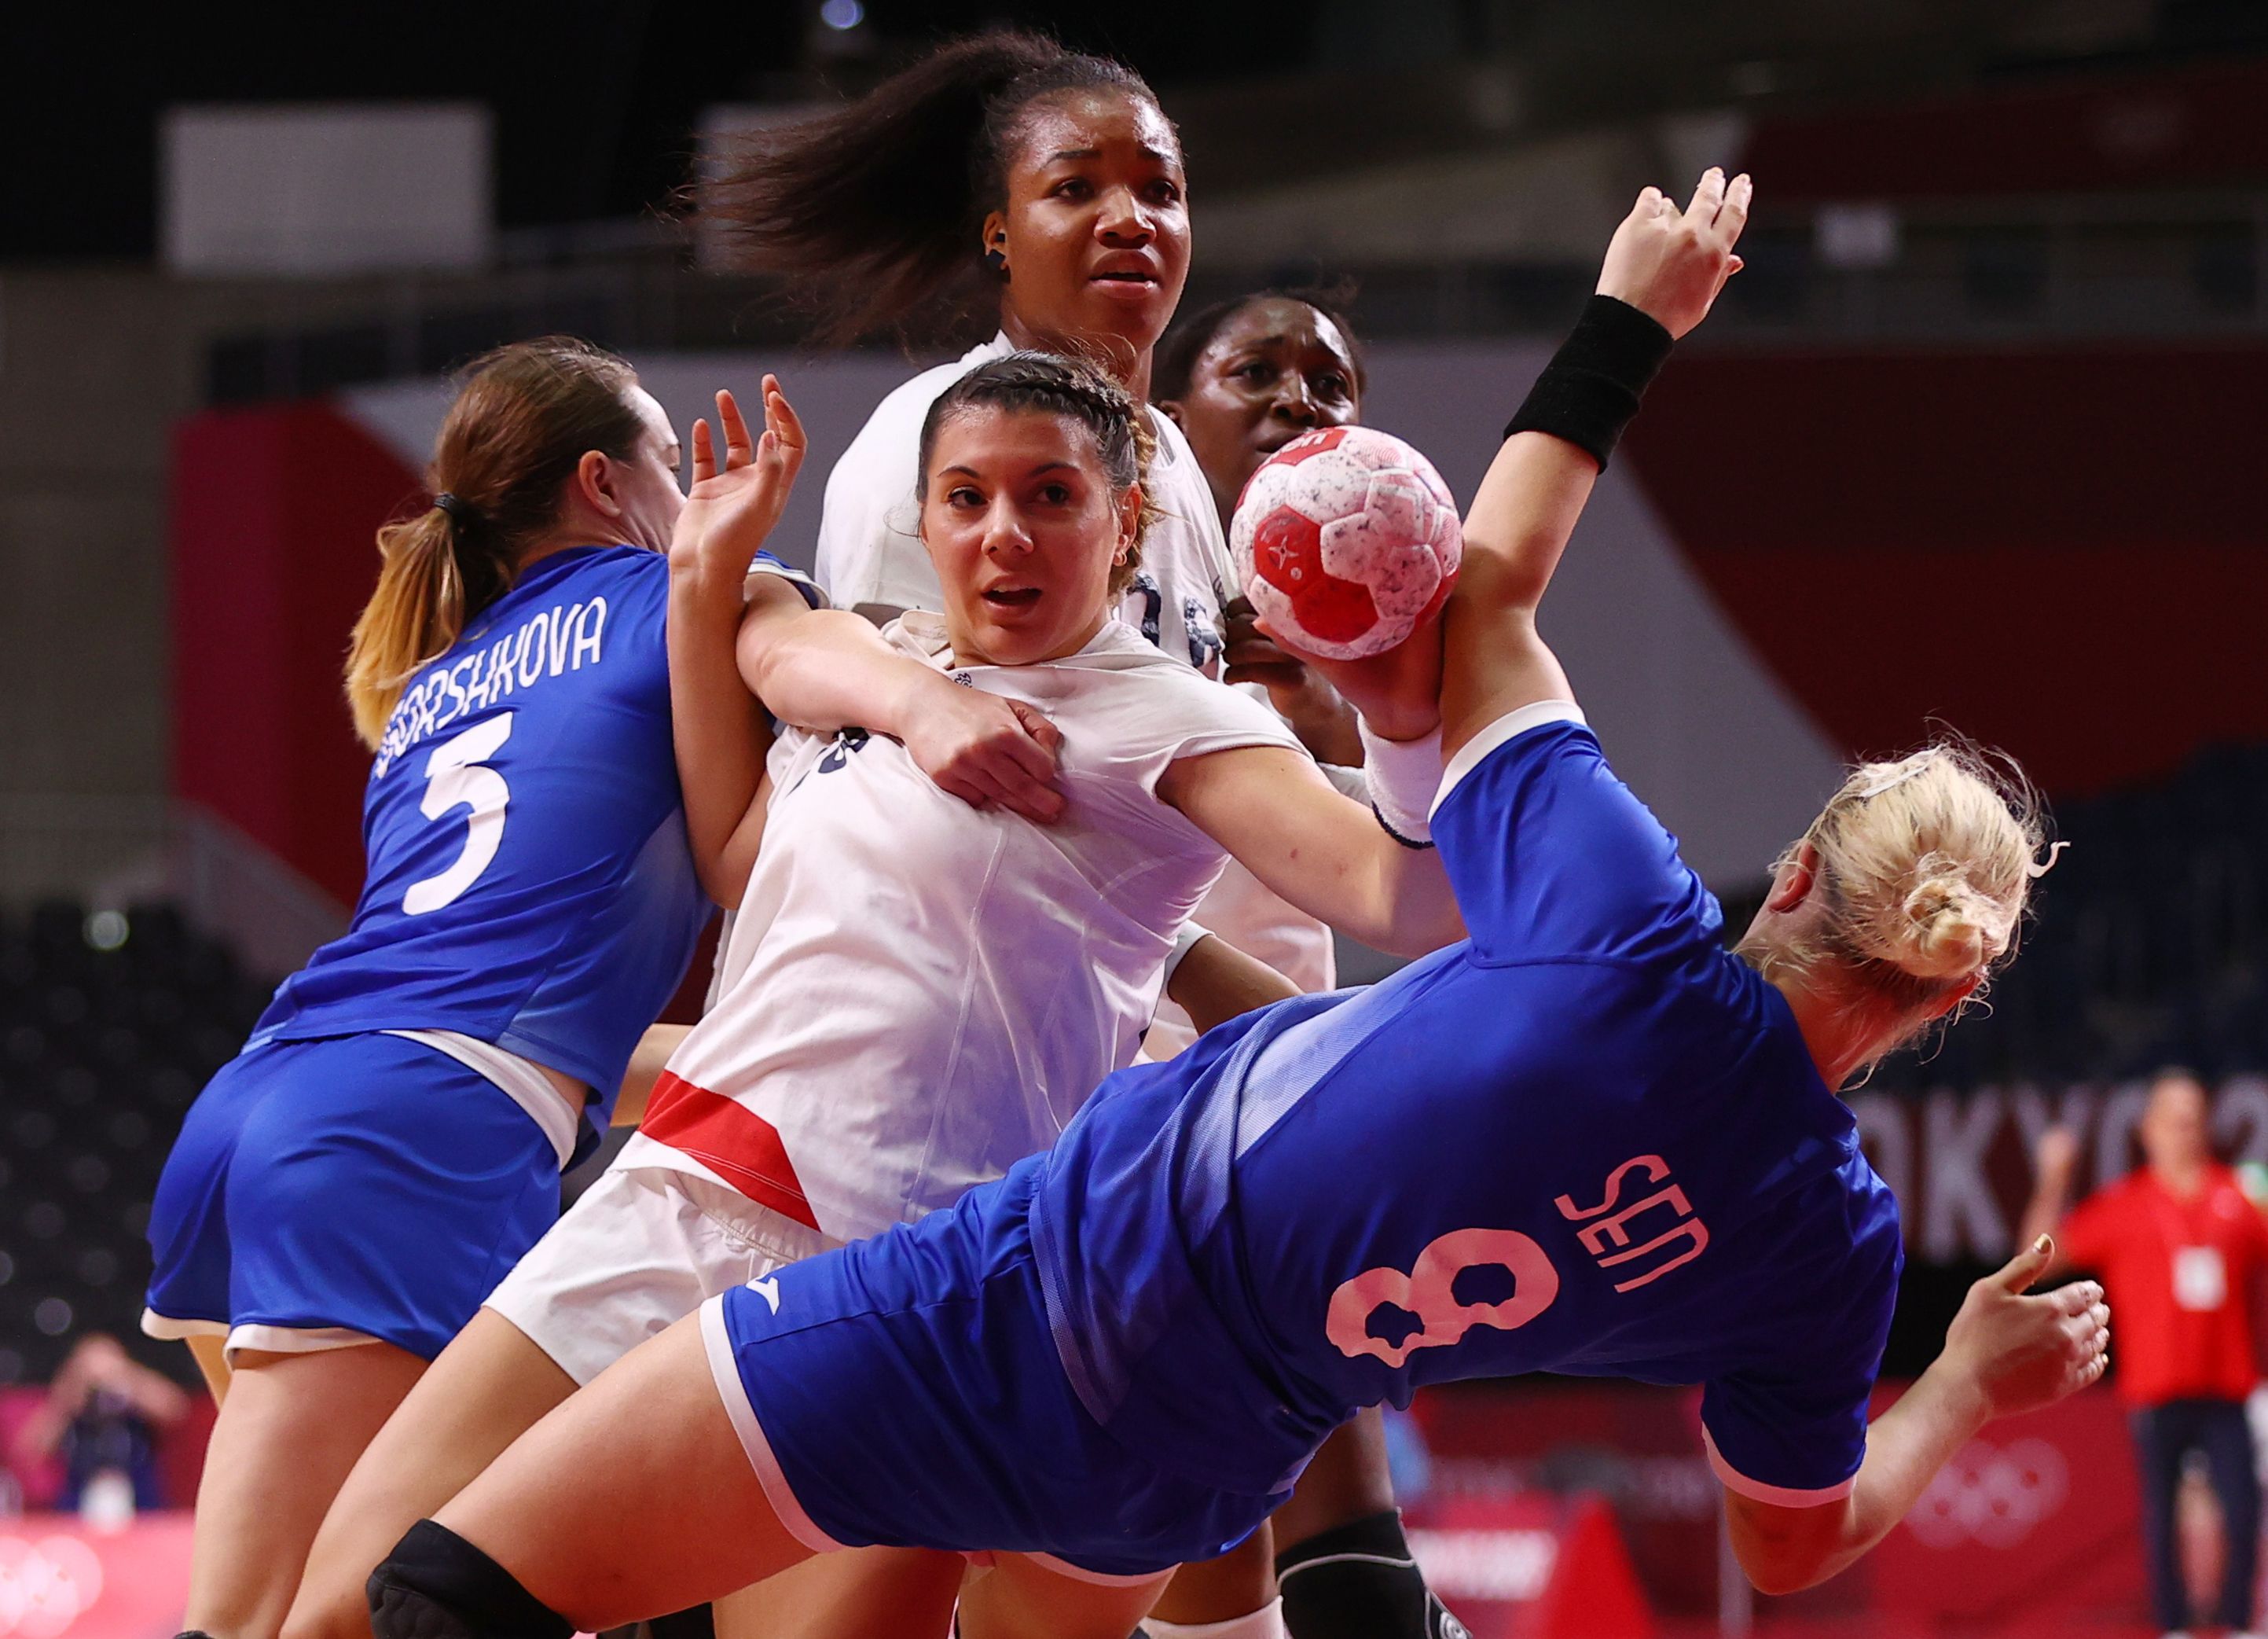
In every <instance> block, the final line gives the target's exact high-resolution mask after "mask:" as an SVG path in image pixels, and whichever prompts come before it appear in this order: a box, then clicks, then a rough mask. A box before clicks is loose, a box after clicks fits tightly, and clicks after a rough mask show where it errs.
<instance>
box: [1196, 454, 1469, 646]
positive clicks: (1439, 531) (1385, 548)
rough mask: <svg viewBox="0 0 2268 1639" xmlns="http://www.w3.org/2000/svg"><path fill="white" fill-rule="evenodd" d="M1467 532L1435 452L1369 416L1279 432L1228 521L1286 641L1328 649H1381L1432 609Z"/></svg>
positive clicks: (1244, 573)
mask: <svg viewBox="0 0 2268 1639" xmlns="http://www.w3.org/2000/svg"><path fill="white" fill-rule="evenodd" d="M1464 539H1465V537H1464V531H1463V528H1462V526H1461V525H1460V524H1459V523H1458V521H1457V503H1456V498H1455V497H1454V496H1453V495H1451V494H1450V493H1449V486H1448V485H1447V484H1443V483H1442V482H1441V475H1440V473H1438V472H1436V471H1434V470H1433V463H1432V461H1427V460H1426V459H1425V457H1424V456H1423V455H1421V454H1418V452H1417V451H1416V450H1414V449H1412V448H1410V446H1409V445H1407V444H1404V443H1403V441H1402V440H1401V439H1397V438H1395V437H1394V436H1393V435H1392V434H1391V433H1388V432H1379V431H1377V430H1376V429H1375V428H1372V427H1329V428H1325V429H1324V430H1322V431H1321V432H1309V433H1306V434H1303V435H1302V436H1300V437H1299V438H1297V439H1293V440H1292V442H1291V443H1289V444H1286V445H1285V447H1283V448H1282V449H1279V450H1278V451H1277V452H1276V453H1275V454H1273V455H1270V457H1269V458H1268V459H1267V460H1266V461H1262V462H1261V463H1260V465H1259V467H1258V468H1257V469H1256V470H1255V471H1254V473H1253V475H1252V476H1251V477H1250V478H1249V479H1248V480H1247V481H1246V483H1245V485H1244V493H1243V494H1242V495H1241V496H1240V497H1239V498H1237V503H1236V515H1235V516H1234V517H1233V518H1232V519H1231V520H1229V526H1228V543H1229V548H1230V550H1232V551H1233V552H1234V553H1235V555H1236V572H1237V577H1238V579H1239V580H1242V581H1243V583H1244V594H1245V595H1246V596H1247V597H1248V598H1250V599H1251V600H1252V607H1253V609H1255V610H1256V612H1257V613H1258V614H1259V616H1260V617H1261V618H1262V619H1263V620H1264V621H1266V622H1267V623H1268V628H1269V630H1270V631H1273V632H1275V633H1276V634H1277V635H1278V637H1280V638H1282V639H1283V640H1284V641H1285V643H1286V644H1287V645H1289V646H1291V647H1292V648H1294V649H1297V650H1299V651H1300V653H1305V654H1313V655H1316V656H1319V657H1321V658H1322V659H1323V660H1329V661H1358V660H1362V659H1365V658H1366V657H1368V656H1370V655H1373V654H1383V653H1385V652H1386V651H1387V650H1388V649H1390V648H1392V647H1394V646H1395V645H1396V644H1398V643H1401V642H1402V641H1403V639H1407V638H1408V637H1409V636H1410V633H1411V632H1413V631H1417V630H1418V626H1419V625H1420V624H1422V623H1424V622H1425V621H1428V620H1431V619H1432V618H1433V616H1435V615H1436V614H1438V613H1439V612H1440V608H1441V605H1442V604H1443V603H1444V602H1447V599H1448V595H1449V588H1450V587H1454V585H1455V584H1456V581H1457V565H1458V562H1459V560H1460V559H1461V558H1462V556H1463V554H1464Z"/></svg>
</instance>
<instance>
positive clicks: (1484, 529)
mask: <svg viewBox="0 0 2268 1639" xmlns="http://www.w3.org/2000/svg"><path fill="white" fill-rule="evenodd" d="M1750 192H1751V189H1750V187H1749V179H1748V178H1747V177H1746V176H1739V177H1735V178H1734V179H1733V180H1732V181H1730V182H1729V183H1728V182H1727V181H1726V180H1725V174H1724V173H1723V172H1722V171H1719V170H1715V169H1712V170H1711V171H1710V172H1709V173H1707V174H1706V175H1705V176H1704V177H1703V178H1702V179H1701V183H1700V186H1699V187H1698V188H1696V189H1695V190H1694V194H1693V199H1692V202H1691V203H1690V204H1689V205H1687V206H1686V207H1685V208H1684V209H1683V210H1679V209H1678V207H1677V205H1676V203H1675V202H1674V201H1672V200H1670V199H1668V198H1667V197H1666V196H1663V195H1662V194H1661V192H1660V191H1659V190H1657V189H1655V188H1647V189H1646V191H1645V192H1644V193H1643V194H1641V195H1639V196H1638V203H1637V204H1636V205H1635V206H1634V207H1633V208H1632V209H1631V213H1630V215H1629V216H1628V217H1626V218H1624V220H1623V224H1622V225H1621V226H1620V227H1618V228H1617V229H1616V230H1615V237H1614V240H1613V242H1612V243H1611V244H1609V246H1608V247H1607V256H1606V262H1605V265H1604V267H1603V268H1602V269H1601V271H1600V275H1599V284H1598V293H1599V295H1600V296H1602V297H1607V298H1611V299H1613V301H1614V302H1615V303H1617V304H1620V306H1606V305H1605V304H1600V303H1594V311H1593V312H1591V313H1588V314H1586V316H1585V319H1584V323H1583V326H1582V327H1581V328H1580V329H1578V331H1577V334H1576V336H1575V337H1574V338H1573V339H1572V340H1571V342H1570V343H1569V344H1568V346H1567V347H1566V348H1564V349H1562V350H1561V351H1560V353H1559V355H1558V356H1557V358H1555V359H1554V360H1553V362H1552V365H1550V367H1549V368H1548V369H1547V371H1546V373H1545V379H1544V380H1541V381H1539V383H1538V389H1539V390H1538V393H1537V394H1536V395H1531V397H1530V399H1529V401H1528V405H1526V406H1525V407H1523V410H1522V411H1521V417H1519V418H1517V419H1516V420H1515V422H1514V424H1513V425H1514V426H1515V427H1519V426H1521V425H1523V424H1530V425H1537V426H1538V427H1539V428H1542V427H1549V428H1552V429H1553V430H1552V431H1543V430H1538V431H1515V432H1513V433H1512V435H1511V436H1510V437H1508V438H1507V439H1506V440H1505V443H1504V447H1503V448H1502V449H1500V450H1499V451H1498V452H1497V457H1496V460H1495V461H1494V462H1493V463H1492V464H1491V466H1490V468H1489V470H1488V476H1487V477H1485V478H1484V479H1483V480H1482V481H1481V487H1480V490H1479V491H1478V493H1476V495H1475V496H1474V497H1473V504H1472V508H1471V511H1470V512H1469V513H1468V514H1467V517H1466V519H1465V556H1464V566H1463V569H1462V572H1461V574H1460V576H1459V579H1458V581H1457V589H1456V591H1455V592H1454V594H1452V595H1451V597H1450V599H1449V604H1448V609H1447V612H1446V615H1445V620H1444V624H1445V628H1446V631H1445V654H1444V664H1443V669H1442V677H1441V697H1440V698H1441V749H1442V751H1443V753H1444V755H1446V756H1450V757H1454V755H1455V754H1456V752H1457V749H1458V748H1460V747H1461V746H1462V745H1463V744H1464V743H1465V742H1466V741H1468V740H1469V739H1471V738H1472V737H1473V735H1476V734H1477V733H1479V732H1480V731H1481V730H1482V729H1483V728H1484V727H1487V726H1488V725H1489V724H1491V723H1492V722H1495V721H1496V720H1498V719H1499V718H1501V717H1504V716H1506V714H1507V713H1509V712H1514V711H1517V710H1519V709H1520V708H1521V706H1523V705H1533V704H1534V703H1535V702H1536V701H1539V700H1554V699H1569V698H1572V694H1571V692H1570V690H1569V688H1568V683H1567V675H1566V673H1565V672H1564V671H1563V670H1561V669H1560V666H1559V662H1558V660H1557V658H1556V657H1555V656H1554V655H1553V654H1552V653H1551V651H1550V648H1549V647H1547V646H1545V644H1544V642H1543V639H1542V638H1541V637H1540V636H1538V635H1537V633H1536V630H1535V611H1536V609H1537V607H1538V606H1539V605H1540V604H1541V603H1542V602H1543V594H1544V591H1545V589H1546V588H1547V587H1550V584H1551V575H1552V572H1553V571H1554V570H1556V569H1557V568H1558V566H1559V556H1560V554H1561V553H1562V552H1563V551H1564V550H1565V549H1566V545H1567V540H1568V537H1569V536H1570V535H1572V534H1573V533H1574V528H1575V521H1576V520H1577V519H1578V518H1580V516H1581V515H1582V512H1583V506H1584V504H1585V503H1586V502H1587V501H1588V500H1589V499H1590V495H1591V488H1592V485H1593V484H1594V483H1595V482H1596V481H1597V479H1598V475H1599V472H1600V469H1601V468H1602V465H1603V462H1604V456H1605V447H1610V446H1611V443H1612V439H1613V431H1618V430H1619V429H1618V428H1615V429H1613V431H1608V432H1606V433H1605V439H1604V446H1605V447H1594V448H1587V447H1585V444H1584V443H1580V442H1576V441H1573V440H1572V439H1571V437H1570V436H1568V435H1569V434H1571V433H1578V432H1588V431H1591V430H1593V429H1594V428H1596V427H1598V426H1599V425H1600V420H1599V417H1598V409H1599V405H1598V402H1597V400H1596V399H1595V397H1594V396H1593V395H1595V394H1597V393H1598V392H1600V391H1601V390H1602V388H1603V389H1604V390H1605V391H1606V392H1608V393H1609V394H1613V393H1622V392H1626V393H1627V394H1628V406H1629V408H1630V409H1632V410H1634V409H1635V408H1636V402H1637V392H1638V390H1639V389H1641V388H1643V387H1644V385H1645V378H1646V377H1647V376H1650V375H1651V374H1652V372H1653V368H1654V367H1658V365H1659V364H1660V361H1661V353H1662V352H1665V351H1667V343H1668V341H1669V340H1673V339H1675V338H1676V337H1678V336H1683V335H1684V334H1685V333H1686V332H1687V331H1689V330H1690V329H1692V328H1693V327H1694V326H1695V325H1697V324H1698V323H1700V322H1701V320H1702V319H1703V317H1704V316H1705V315H1706V314H1707V313H1708V311H1709V308H1710V305H1711V304H1712V302H1714V301H1715V300H1716V298H1717V292H1719V291H1721V290H1722V289H1724V287H1725V281H1726V280H1727V279H1728V278H1730V277H1732V276H1733V274H1734V272H1735V271H1737V270H1738V269H1739V267H1740V265H1741V264H1740V258H1739V257H1737V256H1735V255H1734V254H1733V246H1734V243H1735V241H1737V240H1739V238H1740V236H1741V229H1742V225H1744V224H1745V223H1746V222H1747V220H1748V213H1749V197H1750ZM1628 309H1635V310H1636V311H1635V312H1629V311H1626V310H1628ZM1648 330H1653V332H1654V333H1655V336H1656V337H1657V338H1658V339H1657V340H1655V342H1654V347H1655V349H1656V351H1654V352H1653V356H1652V358H1651V360H1650V362H1649V361H1648V359H1647V358H1646V356H1645V355H1646V350H1647V345H1648V336H1647V334H1646V332H1647V331H1648ZM1587 332H1589V334H1587ZM1587 350H1590V351H1587ZM1624 371H1626V372H1629V373H1632V374H1634V375H1635V377H1636V379H1635V380H1634V381H1633V380H1629V379H1624V380H1616V379H1614V378H1615V377H1616V375H1617V373H1619V372H1624ZM1555 372H1564V373H1562V374H1560V375H1558V377H1557V381H1556V382H1555V381H1554V373H1555ZM1554 385H1565V386H1566V387H1568V388H1572V393H1573V395H1574V397H1573V398H1572V402H1571V401H1570V400H1567V399H1560V400H1557V401H1555V402H1545V403H1543V404H1539V402H1538V399H1539V398H1540V397H1543V396H1544V395H1546V394H1548V393H1550V390H1551V388H1552V387H1553V386H1554ZM1539 411H1541V412H1542V413H1537V412H1539ZM1586 442H1590V443H1594V445H1595V444H1596V443H1597V440H1594V439H1586Z"/></svg>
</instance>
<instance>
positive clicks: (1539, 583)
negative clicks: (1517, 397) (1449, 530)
mask: <svg viewBox="0 0 2268 1639" xmlns="http://www.w3.org/2000/svg"><path fill="white" fill-rule="evenodd" d="M1598 478H1599V466H1598V463H1597V462H1596V461H1593V460H1592V459H1591V457H1590V456H1589V455H1587V454H1585V453H1584V452H1583V451H1582V450H1580V449H1578V448H1577V447H1575V446H1574V445H1572V444H1570V443H1567V442H1566V441H1565V440H1564V439H1557V438H1554V437H1552V436H1551V435H1550V433H1548V432H1518V433H1514V434H1513V436H1512V437H1511V438H1508V439H1506V440H1505V441H1504V444H1503V446H1502V447H1500V448H1499V450H1498V451H1497V453H1496V459H1495V460H1494V461H1491V462H1490V463H1489V469H1488V475H1487V476H1485V477H1484V478H1483V479H1482V480H1481V487H1480V489H1479V491H1477V492H1476V493H1475V495H1474V496H1473V505H1472V510H1471V511H1470V512H1469V513H1468V514H1467V515H1466V518H1465V555H1464V563H1463V567H1462V569H1461V570H1459V572H1458V580H1457V589H1456V591H1455V592H1454V593H1453V594H1451V595H1452V597H1453V598H1454V599H1455V600H1457V601H1460V602H1463V603H1465V604H1466V606H1467V607H1468V608H1471V607H1473V606H1475V605H1476V604H1482V603H1485V604H1486V605H1487V606H1488V607H1489V608H1491V609H1520V610H1525V611H1527V612H1528V613H1529V614H1533V613H1534V612H1535V609H1536V608H1537V607H1538V606H1539V605H1541V604H1542V603H1543V594H1544V591H1545V589H1546V588H1547V587H1550V584H1551V576H1552V572H1554V571H1555V570H1557V568H1558V567H1559V559H1560V557H1561V555H1562V554H1563V553H1564V552H1565V550H1566V549H1567V541H1568V538H1569V537H1570V536H1571V535H1573V534H1574V533H1575V523H1576V520H1578V519H1580V518H1581V517H1582V515H1583V507H1584V506H1585V504H1586V503H1587V502H1588V501H1589V500H1590V498H1591V490H1592V488H1593V486H1594V485H1595V484H1597V482H1598Z"/></svg>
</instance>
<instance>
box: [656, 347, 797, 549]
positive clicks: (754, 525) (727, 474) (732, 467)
mask: <svg viewBox="0 0 2268 1639" xmlns="http://www.w3.org/2000/svg"><path fill="white" fill-rule="evenodd" d="M763 391H764V430H763V433H762V436H761V437H759V438H756V439H750V438H749V436H748V424H747V420H746V419H745V418H743V417H742V416H741V414H740V403H739V402H738V401H737V400H736V399H734V398H733V395H732V394H730V393H728V392H720V393H718V395H717V425H718V430H719V431H720V432H722V433H723V436H724V440H725V458H724V460H723V461H722V462H721V463H720V462H719V461H718V459H717V446H716V439H715V437H714V436H713V435H712V434H711V431H710V427H709V423H708V422H707V421H706V420H700V421H696V422H695V423H694V424H693V487H692V488H691V489H690V490H689V491H687V492H686V498H685V507H684V510H683V511H682V512H681V513H678V516H677V529H676V533H675V534H674V535H673V536H672V537H671V540H670V547H669V553H670V559H671V561H672V562H673V563H674V564H678V565H682V566H684V567H689V568H691V567H700V568H703V569H709V570H713V571H716V572H722V573H727V574H731V575H733V576H735V577H737V576H739V575H740V574H743V573H745V572H747V567H748V564H749V561H750V560H751V559H752V558H754V557H755V555H756V551H757V549H758V548H760V547H762V545H763V543H765V541H766V540H767V539H769V538H770V535H771V532H772V529H773V528H774V527H775V526H776V525H777V524H778V522H779V520H780V513H781V512H782V511H783V510H784V508H785V507H786V506H787V498H788V495H789V493H790V492H791V491H793V489H794V488H795V475H796V473H797V472H798V471H799V469H801V467H802V466H803V454H804V448H805V439H804V435H803V423H802V422H801V421H799V420H798V419H797V418H796V413H795V409H794V407H793V406H792V405H791V404H790V403H789V402H787V395H786V394H784V393H783V392H782V391H781V390H780V384H779V378H778V377H777V376H772V375H767V376H766V377H765V378H764V388H763Z"/></svg>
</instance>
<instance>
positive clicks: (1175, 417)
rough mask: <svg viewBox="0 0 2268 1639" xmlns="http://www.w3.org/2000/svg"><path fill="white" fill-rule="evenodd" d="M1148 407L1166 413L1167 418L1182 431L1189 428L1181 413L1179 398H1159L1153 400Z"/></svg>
mask: <svg viewBox="0 0 2268 1639" xmlns="http://www.w3.org/2000/svg"><path fill="white" fill-rule="evenodd" d="M1150 408H1151V409H1152V410H1163V411H1164V412H1165V413H1166V417H1167V419H1168V420H1170V421H1171V422H1172V423H1173V424H1174V425H1175V426H1177V427H1179V428H1180V429H1181V430H1182V432H1188V431H1189V420H1188V418H1187V417H1184V416H1183V415H1182V401H1181V400H1180V399H1178V398H1161V399H1159V400H1157V401H1156V402H1153V403H1152V405H1151V406H1150Z"/></svg>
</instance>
